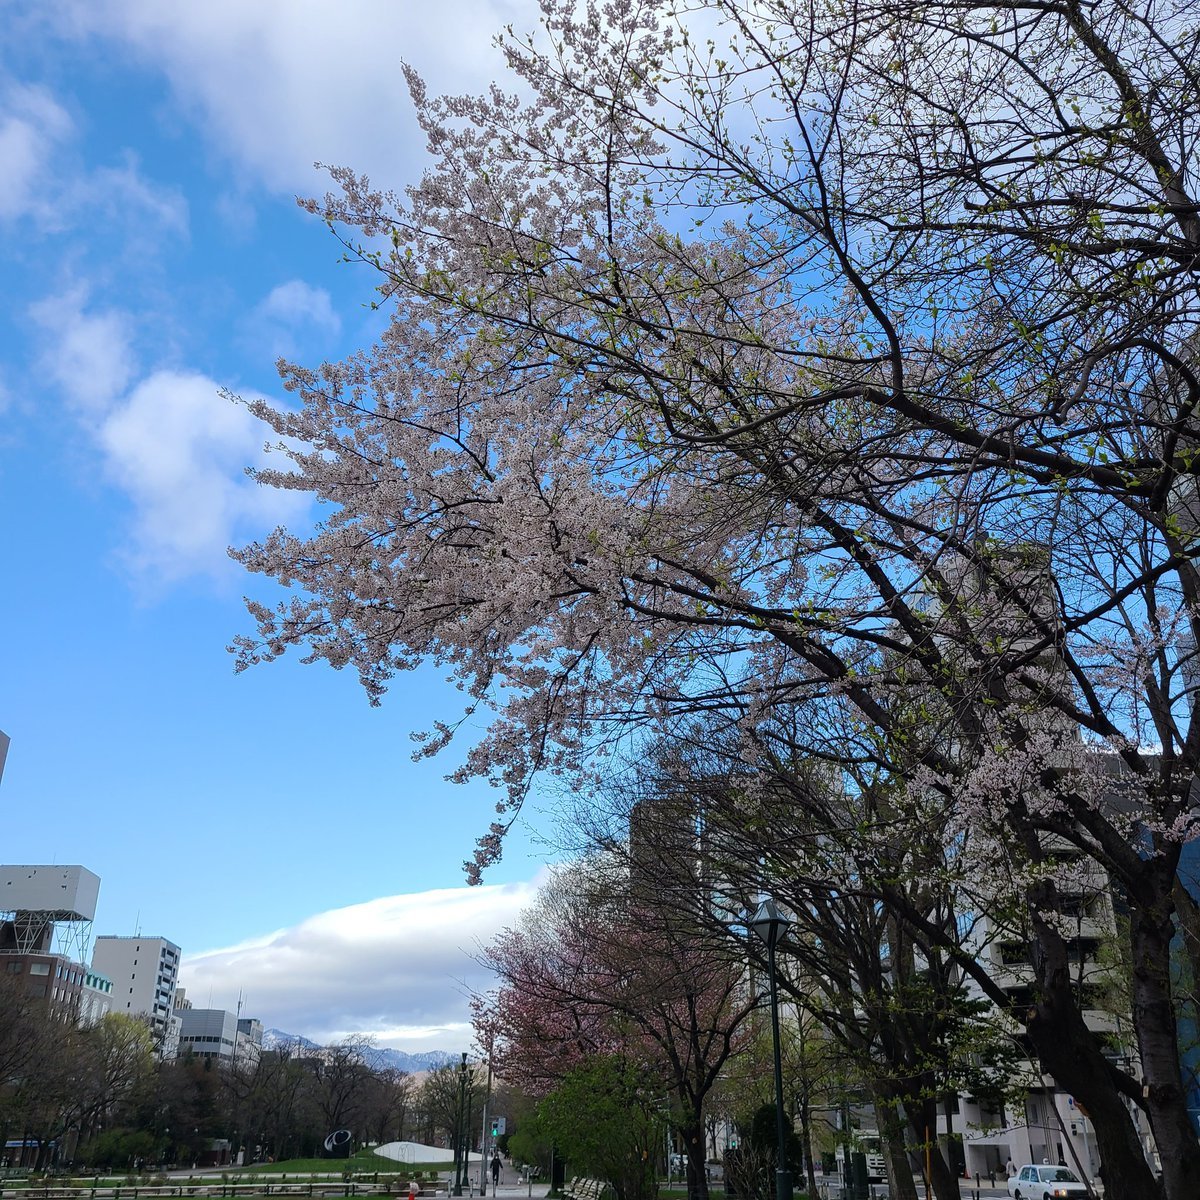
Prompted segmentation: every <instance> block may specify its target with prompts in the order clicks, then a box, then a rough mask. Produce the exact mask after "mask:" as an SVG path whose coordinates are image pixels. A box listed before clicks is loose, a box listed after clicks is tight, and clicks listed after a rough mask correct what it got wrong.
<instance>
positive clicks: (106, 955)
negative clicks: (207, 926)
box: [92, 934, 179, 1037]
mask: <svg viewBox="0 0 1200 1200" xmlns="http://www.w3.org/2000/svg"><path fill="white" fill-rule="evenodd" d="M92 966H93V968H94V969H95V970H97V971H99V972H100V973H101V974H103V975H106V976H108V978H109V979H111V980H112V1011H113V1012H123V1013H128V1014H130V1015H134V1016H136V1015H139V1014H141V1015H144V1016H147V1017H149V1018H150V1027H151V1029H152V1030H153V1031H154V1033H155V1034H156V1035H157V1036H160V1037H161V1036H162V1035H163V1034H165V1033H166V1031H167V1023H168V1020H169V1018H170V1016H171V1010H172V1007H173V1006H174V1003H175V981H176V980H177V979H178V978H179V947H178V946H177V945H175V943H174V942H169V941H167V939H166V938H161V937H142V936H141V935H138V934H135V935H133V936H132V937H115V936H107V937H98V938H96V940H95V944H94V946H93V948H92Z"/></svg>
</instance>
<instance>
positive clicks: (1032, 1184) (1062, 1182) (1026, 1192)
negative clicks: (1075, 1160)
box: [1008, 1163, 1088, 1200]
mask: <svg viewBox="0 0 1200 1200" xmlns="http://www.w3.org/2000/svg"><path fill="white" fill-rule="evenodd" d="M1008 1194H1009V1195H1010V1196H1013V1197H1015V1200H1057V1197H1059V1196H1086V1195H1087V1194H1088V1190H1087V1184H1086V1183H1083V1182H1081V1180H1080V1178H1079V1176H1078V1175H1076V1174H1075V1172H1074V1171H1070V1170H1068V1169H1067V1168H1066V1167H1050V1166H1041V1167H1039V1166H1034V1165H1033V1164H1032V1163H1031V1164H1030V1165H1029V1166H1027V1167H1022V1168H1021V1169H1020V1170H1019V1171H1018V1172H1017V1173H1016V1174H1015V1175H1014V1176H1013V1177H1012V1178H1011V1179H1010V1180H1009V1181H1008Z"/></svg>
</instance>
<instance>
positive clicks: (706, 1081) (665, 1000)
mask: <svg viewBox="0 0 1200 1200" xmlns="http://www.w3.org/2000/svg"><path fill="white" fill-rule="evenodd" d="M614 868H615V869H614ZM643 882H645V881H639V880H637V879H636V878H635V879H631V878H630V877H629V874H628V872H626V871H625V870H624V865H623V864H621V863H619V862H618V863H616V864H614V863H613V862H611V861H605V859H604V858H601V857H597V858H593V859H592V860H589V861H586V862H584V863H582V864H579V865H577V866H575V867H572V868H569V869H563V870H562V871H560V872H559V874H558V876H557V877H556V878H554V879H552V880H551V882H550V883H549V884H548V885H547V887H546V888H545V889H544V891H543V893H542V894H541V895H540V896H539V899H538V902H537V903H536V904H535V905H534V906H533V908H532V910H531V911H530V912H529V913H527V914H526V915H525V916H524V918H523V920H522V922H521V924H520V925H519V926H518V927H516V928H512V929H508V930H506V931H505V932H503V933H502V934H500V936H499V937H498V938H496V939H495V941H494V942H493V943H492V944H491V945H490V946H489V947H488V948H487V950H486V951H485V954H484V961H485V962H486V963H487V965H489V966H490V967H491V968H492V969H493V970H494V971H495V972H496V975H497V977H498V979H499V987H498V989H497V990H496V992H495V993H494V994H492V995H491V996H488V997H486V998H481V1000H480V1002H479V1003H478V1004H477V1007H476V1027H477V1030H478V1031H479V1032H480V1033H481V1040H482V1038H483V1037H485V1036H486V1037H491V1038H492V1044H493V1045H494V1047H495V1055H496V1065H497V1070H498V1071H499V1072H500V1074H501V1075H503V1076H504V1077H505V1078H506V1079H507V1080H509V1081H510V1082H512V1083H516V1084H518V1085H519V1086H521V1087H522V1088H524V1089H525V1090H526V1091H528V1092H530V1093H531V1094H533V1095H544V1094H545V1093H547V1092H548V1091H550V1090H551V1089H552V1088H553V1087H556V1086H558V1085H559V1084H560V1083H561V1082H562V1080H563V1079H564V1078H565V1077H566V1075H567V1074H568V1073H569V1072H571V1071H572V1070H577V1069H584V1070H585V1069H586V1068H588V1067H589V1064H595V1063H596V1062H600V1061H610V1062H620V1063H623V1064H625V1067H623V1068H622V1069H623V1070H624V1069H626V1068H628V1069H631V1070H634V1071H635V1073H637V1074H638V1075H639V1077H641V1075H642V1074H646V1075H648V1077H649V1078H651V1079H653V1080H655V1081H656V1082H657V1085H658V1087H659V1088H661V1089H662V1090H661V1093H660V1094H662V1095H663V1096H664V1097H666V1096H670V1097H671V1098H673V1101H674V1103H673V1106H672V1111H673V1120H674V1122H675V1124H676V1127H677V1129H678V1131H679V1134H680V1136H681V1138H682V1141H683V1145H684V1148H685V1152H686V1155H687V1164H688V1165H687V1176H688V1194H689V1196H692V1197H695V1198H698V1200H705V1198H706V1197H707V1195H708V1185H707V1173H706V1171H705V1162H706V1158H707V1155H706V1144H707V1143H706V1138H705V1123H704V1121H705V1104H706V1100H707V1098H708V1096H709V1095H710V1093H711V1092H712V1091H713V1089H714V1088H715V1087H716V1086H717V1083H718V1081H719V1080H720V1078H721V1074H722V1071H723V1069H724V1067H725V1064H726V1063H727V1062H728V1061H729V1060H730V1058H731V1057H732V1056H734V1055H735V1054H737V1053H738V1052H739V1051H740V1050H742V1049H744V1048H745V1046H746V1044H747V1040H748V1038H749V1036H750V1029H749V1026H748V1024H747V1021H748V1018H749V1017H750V1016H751V1014H752V1013H754V1012H756V1011H757V1010H758V1009H759V1008H760V1007H761V997H760V996H759V995H758V994H756V992H755V991H754V989H752V988H749V987H748V986H747V981H746V978H745V964H744V960H743V958H742V957H741V955H740V954H739V953H738V952H737V948H736V947H733V948H731V947H729V946H728V945H727V944H723V943H722V942H721V941H714V940H712V939H706V938H705V937H704V936H703V932H704V931H703V929H702V927H701V926H700V925H699V924H698V923H697V922H696V920H695V914H696V909H697V908H698V907H700V906H702V901H701V898H700V897H697V896H696V895H695V893H693V904H688V903H687V898H686V897H685V896H683V895H682V894H680V893H678V892H676V893H665V894H664V893H661V892H656V893H654V899H653V900H651V891H650V889H649V888H648V887H646V886H640V884H641V883H643Z"/></svg>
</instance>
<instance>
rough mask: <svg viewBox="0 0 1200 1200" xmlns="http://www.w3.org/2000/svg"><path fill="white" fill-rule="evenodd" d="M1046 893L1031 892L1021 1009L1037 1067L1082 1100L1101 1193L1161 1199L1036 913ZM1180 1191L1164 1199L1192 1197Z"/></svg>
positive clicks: (1064, 963) (1057, 943) (1052, 938)
mask: <svg viewBox="0 0 1200 1200" xmlns="http://www.w3.org/2000/svg"><path fill="white" fill-rule="evenodd" d="M1050 899H1051V898H1050V897H1041V896H1035V897H1033V902H1032V903H1031V905H1030V908H1031V912H1032V913H1033V931H1034V937H1033V952H1034V953H1033V957H1034V970H1035V976H1036V979H1037V984H1038V989H1039V995H1038V997H1037V999H1036V1002H1035V1004H1034V1006H1033V1007H1032V1008H1031V1009H1030V1010H1029V1011H1028V1012H1026V1013H1025V1014H1024V1017H1025V1026H1026V1029H1027V1030H1028V1033H1029V1037H1030V1040H1031V1041H1032V1042H1033V1045H1034V1048H1035V1050H1036V1051H1037V1054H1038V1058H1039V1060H1040V1062H1041V1066H1042V1068H1043V1069H1044V1070H1045V1071H1046V1072H1048V1073H1049V1074H1050V1075H1052V1076H1053V1077H1054V1079H1055V1082H1056V1083H1057V1084H1058V1086H1059V1087H1061V1088H1065V1089H1066V1090H1067V1091H1068V1092H1070V1093H1071V1094H1072V1095H1074V1096H1075V1097H1077V1098H1078V1099H1079V1100H1081V1101H1083V1103H1084V1104H1085V1105H1086V1107H1087V1110H1088V1115H1089V1117H1090V1118H1091V1121H1092V1123H1093V1125H1094V1126H1095V1129H1096V1138H1097V1141H1098V1143H1099V1145H1100V1146H1101V1147H1102V1157H1101V1165H1100V1178H1101V1179H1102V1180H1103V1181H1104V1191H1105V1195H1107V1196H1113V1197H1117V1196H1119V1197H1121V1200H1161V1197H1162V1193H1161V1192H1160V1191H1159V1187H1158V1184H1157V1182H1156V1181H1155V1179H1154V1175H1153V1173H1152V1172H1151V1170H1150V1167H1149V1164H1148V1163H1147V1162H1146V1159H1145V1156H1144V1155H1143V1153H1142V1147H1141V1143H1140V1142H1139V1140H1138V1137H1137V1130H1136V1129H1135V1128H1134V1124H1133V1121H1132V1119H1131V1117H1130V1115H1129V1112H1128V1111H1127V1110H1126V1108H1125V1105H1124V1103H1123V1102H1122V1100H1121V1097H1120V1094H1119V1093H1118V1091H1117V1089H1116V1087H1115V1085H1114V1084H1113V1081H1112V1077H1111V1075H1110V1074H1109V1066H1108V1063H1107V1062H1106V1060H1105V1058H1104V1056H1103V1055H1102V1054H1101V1053H1100V1046H1099V1042H1098V1040H1097V1038H1096V1036H1095V1035H1094V1034H1093V1033H1092V1032H1091V1030H1090V1029H1088V1027H1087V1025H1086V1024H1085V1023H1084V1020H1083V1016H1082V1014H1081V1013H1080V1011H1079V1008H1078V1005H1077V1004H1076V999H1075V995H1074V993H1073V991H1072V988H1071V971H1070V962H1069V959H1068V955H1067V949H1066V944H1065V943H1064V941H1063V939H1062V938H1061V936H1059V934H1058V933H1057V931H1055V930H1054V929H1052V928H1051V927H1050V926H1049V925H1047V924H1046V923H1045V922H1044V921H1043V920H1041V919H1040V918H1039V917H1038V916H1037V913H1038V911H1040V909H1041V908H1047V907H1049V908H1052V905H1051V904H1049V903H1041V901H1043V900H1045V901H1049V900H1050ZM1195 1195H1196V1193H1195V1192H1192V1193H1184V1194H1180V1195H1178V1196H1173V1195H1172V1194H1171V1193H1169V1192H1168V1193H1167V1196H1168V1197H1170V1200H1194V1198H1195Z"/></svg>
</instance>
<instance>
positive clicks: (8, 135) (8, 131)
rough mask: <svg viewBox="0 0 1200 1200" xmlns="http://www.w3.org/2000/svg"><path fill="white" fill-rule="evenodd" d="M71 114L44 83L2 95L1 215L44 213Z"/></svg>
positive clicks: (71, 127)
mask: <svg viewBox="0 0 1200 1200" xmlns="http://www.w3.org/2000/svg"><path fill="white" fill-rule="evenodd" d="M72 131H73V126H72V122H71V118H70V117H69V116H68V115H67V112H66V110H65V109H64V108H63V107H62V106H61V105H60V104H59V103H58V102H57V101H56V100H55V99H54V97H53V96H51V95H50V93H49V92H48V91H46V89H45V88H41V87H29V86H12V87H10V88H9V89H8V90H7V92H6V93H5V94H4V96H3V99H2V101H0V218H7V219H10V220H11V219H13V218H16V217H23V216H27V215H36V216H41V217H46V216H47V215H48V214H49V213H50V211H51V209H52V204H51V200H50V193H51V190H52V186H51V163H52V159H53V156H54V154H55V152H56V151H57V149H58V146H59V145H60V143H62V142H63V141H65V140H66V139H67V138H68V137H69V136H70V135H71V133H72Z"/></svg>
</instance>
